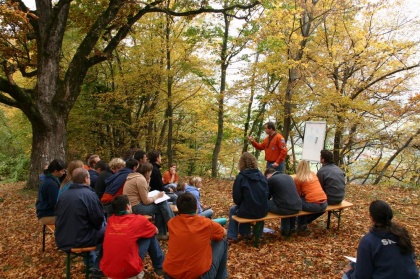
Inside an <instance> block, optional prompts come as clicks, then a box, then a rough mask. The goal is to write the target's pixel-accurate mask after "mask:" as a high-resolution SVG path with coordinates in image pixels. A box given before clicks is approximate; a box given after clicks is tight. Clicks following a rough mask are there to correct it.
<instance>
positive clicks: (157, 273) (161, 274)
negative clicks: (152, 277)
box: [154, 268, 164, 276]
mask: <svg viewBox="0 0 420 279" xmlns="http://www.w3.org/2000/svg"><path fill="white" fill-rule="evenodd" d="M154 271H155V274H156V275H157V276H163V274H164V272H163V268H155V269H154Z"/></svg>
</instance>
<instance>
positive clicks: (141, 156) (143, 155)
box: [134, 150, 149, 165]
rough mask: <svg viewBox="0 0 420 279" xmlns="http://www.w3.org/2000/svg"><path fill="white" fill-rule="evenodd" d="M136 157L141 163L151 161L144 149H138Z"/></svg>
mask: <svg viewBox="0 0 420 279" xmlns="http://www.w3.org/2000/svg"><path fill="white" fill-rule="evenodd" d="M134 159H136V160H137V161H139V164H140V165H141V164H143V163H146V162H148V161H149V159H148V158H147V154H146V152H145V151H143V150H137V151H136V153H134Z"/></svg>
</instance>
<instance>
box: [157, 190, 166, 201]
mask: <svg viewBox="0 0 420 279" xmlns="http://www.w3.org/2000/svg"><path fill="white" fill-rule="evenodd" d="M163 195H165V192H159V193H158V194H157V195H156V196H155V199H156V200H157V199H160V198H162V197H163Z"/></svg>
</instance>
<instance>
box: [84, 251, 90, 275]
mask: <svg viewBox="0 0 420 279" xmlns="http://www.w3.org/2000/svg"><path fill="white" fill-rule="evenodd" d="M89 256H90V252H83V259H84V261H85V262H86V270H85V277H86V279H89V272H90V266H89V265H90V261H89Z"/></svg>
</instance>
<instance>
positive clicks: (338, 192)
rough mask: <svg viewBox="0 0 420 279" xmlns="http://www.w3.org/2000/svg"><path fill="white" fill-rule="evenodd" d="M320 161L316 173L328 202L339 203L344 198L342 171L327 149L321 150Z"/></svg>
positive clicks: (344, 184)
mask: <svg viewBox="0 0 420 279" xmlns="http://www.w3.org/2000/svg"><path fill="white" fill-rule="evenodd" d="M320 161H321V164H322V167H321V168H320V169H319V171H318V172H317V174H316V175H317V176H318V179H319V182H320V183H321V187H322V189H323V190H324V192H325V194H326V195H327V201H328V204H329V205H334V204H340V203H341V202H342V201H343V200H344V194H345V187H346V181H345V175H344V172H343V171H342V170H341V169H340V168H339V167H338V166H336V165H335V164H334V155H333V153H332V152H331V151H329V150H325V149H324V150H321V157H320Z"/></svg>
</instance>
